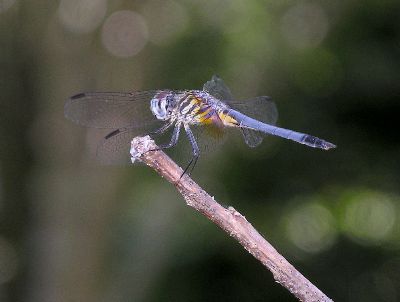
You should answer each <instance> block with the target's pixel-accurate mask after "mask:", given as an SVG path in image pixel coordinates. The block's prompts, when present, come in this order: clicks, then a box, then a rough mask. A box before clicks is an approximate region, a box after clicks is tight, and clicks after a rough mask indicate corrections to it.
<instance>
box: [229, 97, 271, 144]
mask: <svg viewBox="0 0 400 302" xmlns="http://www.w3.org/2000/svg"><path fill="white" fill-rule="evenodd" d="M227 103H228V104H229V106H231V107H232V109H235V110H237V111H239V112H241V113H243V114H245V115H247V116H249V117H251V118H254V119H256V120H259V121H260V122H263V123H266V124H270V125H275V124H276V121H277V120H278V110H277V108H276V105H275V103H274V102H271V101H270V98H269V97H267V96H259V97H255V98H252V99H249V100H244V101H229V102H227ZM242 134H243V137H244V140H245V142H246V144H247V145H248V146H250V147H252V148H253V147H257V146H258V145H259V144H261V142H262V140H263V138H264V137H265V134H264V133H262V132H259V131H254V130H251V129H247V128H242Z"/></svg>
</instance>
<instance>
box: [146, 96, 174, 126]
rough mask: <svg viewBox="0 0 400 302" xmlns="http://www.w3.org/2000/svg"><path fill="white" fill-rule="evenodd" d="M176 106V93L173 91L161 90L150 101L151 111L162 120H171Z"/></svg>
mask: <svg viewBox="0 0 400 302" xmlns="http://www.w3.org/2000/svg"><path fill="white" fill-rule="evenodd" d="M176 106H177V102H176V100H175V93H173V92H172V91H163V92H159V93H157V94H156V95H155V96H154V97H153V98H152V100H151V102H150V110H151V112H152V113H153V114H154V116H155V117H156V118H157V119H159V120H161V121H166V120H169V119H170V118H171V116H172V113H173V111H174V109H175V108H176Z"/></svg>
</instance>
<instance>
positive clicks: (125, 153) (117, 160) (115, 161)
mask: <svg viewBox="0 0 400 302" xmlns="http://www.w3.org/2000/svg"><path fill="white" fill-rule="evenodd" d="M139 134H140V133H138V130H137V129H135V128H120V129H117V130H114V131H112V132H111V133H109V134H108V135H107V136H106V137H105V138H104V139H103V140H102V141H101V142H100V143H99V145H98V147H97V152H96V157H97V160H98V161H99V162H100V163H102V164H106V165H125V164H129V163H131V159H130V157H131V156H130V147H131V141H132V139H133V138H134V137H135V136H137V135H139Z"/></svg>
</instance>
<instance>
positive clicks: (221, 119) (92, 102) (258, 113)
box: [65, 75, 336, 173]
mask: <svg viewBox="0 0 400 302" xmlns="http://www.w3.org/2000/svg"><path fill="white" fill-rule="evenodd" d="M65 116H66V117H67V118H68V119H70V120H72V121H73V122H75V123H77V124H80V125H83V126H88V127H95V128H106V129H113V131H112V132H110V133H109V134H108V135H106V136H105V137H104V139H103V141H102V142H101V143H100V144H99V146H98V149H97V157H98V158H99V159H100V161H101V162H103V163H121V162H124V161H125V162H126V163H128V162H129V149H130V141H131V140H132V138H133V137H135V136H137V135H144V134H150V135H158V134H163V133H165V132H166V131H167V130H169V129H173V130H172V136H171V138H170V141H169V142H168V143H166V144H164V145H160V146H159V147H160V149H167V148H171V147H173V146H175V145H176V144H177V143H178V139H179V135H180V133H181V130H182V129H183V130H184V131H185V133H186V135H187V138H188V140H189V142H190V145H191V148H192V153H193V156H192V158H191V160H190V162H189V164H188V165H187V167H186V169H185V170H184V173H185V172H186V171H188V168H189V167H190V166H192V170H193V168H194V166H195V164H196V162H197V159H198V158H199V155H200V147H199V145H198V140H197V138H196V136H195V134H194V133H193V131H192V129H193V128H198V127H209V128H213V129H216V130H224V129H228V128H237V129H239V130H240V131H241V132H242V134H243V137H244V140H245V142H246V144H247V145H248V146H250V147H256V146H258V145H259V144H260V143H261V142H262V140H263V137H264V136H265V135H274V136H279V137H282V138H285V139H289V140H292V141H295V142H297V143H300V144H304V145H307V146H310V147H314V148H320V149H323V150H329V149H331V148H335V147H336V146H335V145H334V144H332V143H330V142H327V141H325V140H323V139H320V138H318V137H315V136H312V135H308V134H304V133H300V132H296V131H293V130H289V129H284V128H280V127H277V126H275V123H276V120H277V116H278V113H277V109H276V106H275V104H274V103H273V102H271V101H270V100H269V97H267V96H260V97H256V98H253V99H249V100H246V101H240V102H238V101H235V100H234V98H233V96H232V94H231V91H230V89H229V88H228V87H227V86H226V85H225V83H224V82H223V80H222V79H221V78H219V77H218V76H215V75H214V76H213V77H212V78H211V80H210V81H208V82H206V83H205V84H204V86H203V89H202V90H170V89H164V90H151V91H134V92H126V93H122V92H89V93H80V94H77V95H75V96H72V97H71V98H70V99H68V100H67V102H66V104H65ZM157 124H158V125H157Z"/></svg>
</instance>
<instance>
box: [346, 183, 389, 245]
mask: <svg viewBox="0 0 400 302" xmlns="http://www.w3.org/2000/svg"><path fill="white" fill-rule="evenodd" d="M395 221H396V209H395V206H394V204H393V201H392V199H391V198H390V196H387V195H385V194H383V193H378V192H371V191H363V192H359V193H355V194H351V195H350V197H349V198H348V199H347V200H346V206H345V209H344V219H343V224H344V225H343V227H344V231H345V232H346V233H347V234H348V235H349V236H350V237H351V238H353V239H354V240H355V241H357V242H359V243H365V244H374V243H380V242H381V241H383V240H385V239H387V238H388V237H389V235H390V233H391V231H392V229H393V227H394V224H395Z"/></svg>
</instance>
